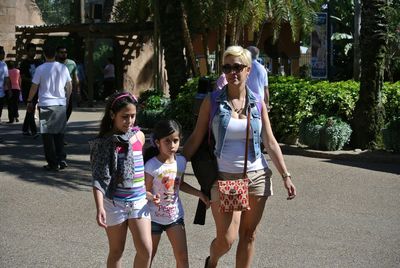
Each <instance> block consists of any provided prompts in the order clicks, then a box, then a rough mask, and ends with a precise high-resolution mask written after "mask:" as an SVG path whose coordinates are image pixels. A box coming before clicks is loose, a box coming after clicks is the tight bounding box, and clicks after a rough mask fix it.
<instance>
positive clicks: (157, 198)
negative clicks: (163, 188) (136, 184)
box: [152, 194, 160, 206]
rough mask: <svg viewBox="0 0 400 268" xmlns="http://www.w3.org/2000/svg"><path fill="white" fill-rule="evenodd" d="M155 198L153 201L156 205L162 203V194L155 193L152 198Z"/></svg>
mask: <svg viewBox="0 0 400 268" xmlns="http://www.w3.org/2000/svg"><path fill="white" fill-rule="evenodd" d="M152 199H153V200H152V201H153V203H154V204H155V205H157V206H158V205H159V204H160V194H155V195H153V198H152Z"/></svg>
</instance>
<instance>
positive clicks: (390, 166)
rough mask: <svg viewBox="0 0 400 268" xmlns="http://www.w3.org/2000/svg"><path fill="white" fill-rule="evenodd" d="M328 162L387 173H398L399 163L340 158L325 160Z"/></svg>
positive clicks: (399, 170) (399, 173) (399, 169)
mask: <svg viewBox="0 0 400 268" xmlns="http://www.w3.org/2000/svg"><path fill="white" fill-rule="evenodd" d="M326 162H328V163H332V164H337V165H342V166H343V165H344V166H350V167H357V168H363V169H368V170H374V171H381V172H387V173H393V174H397V175H400V164H394V163H379V162H378V163H376V162H375V163H374V162H371V161H360V160H355V161H349V160H340V159H329V160H326Z"/></svg>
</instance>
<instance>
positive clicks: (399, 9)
mask: <svg viewBox="0 0 400 268" xmlns="http://www.w3.org/2000/svg"><path fill="white" fill-rule="evenodd" d="M386 14H387V18H388V26H389V40H388V46H387V48H388V53H387V54H386V70H385V71H386V76H387V79H388V80H389V81H392V82H393V81H397V80H400V0H393V1H389V6H388V7H387V9H386Z"/></svg>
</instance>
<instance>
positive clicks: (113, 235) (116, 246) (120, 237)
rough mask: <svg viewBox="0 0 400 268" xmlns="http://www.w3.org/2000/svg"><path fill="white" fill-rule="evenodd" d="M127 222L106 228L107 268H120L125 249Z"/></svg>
mask: <svg viewBox="0 0 400 268" xmlns="http://www.w3.org/2000/svg"><path fill="white" fill-rule="evenodd" d="M127 229H128V224H127V222H126V221H125V222H123V223H121V224H117V225H113V226H109V227H107V228H106V232H107V237H108V244H109V253H108V258H107V268H114V267H115V268H119V267H121V259H122V253H123V252H124V248H125V241H126V232H127Z"/></svg>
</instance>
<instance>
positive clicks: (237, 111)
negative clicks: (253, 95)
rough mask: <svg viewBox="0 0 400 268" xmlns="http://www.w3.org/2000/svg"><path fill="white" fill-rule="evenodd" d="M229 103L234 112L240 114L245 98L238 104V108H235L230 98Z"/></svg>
mask: <svg viewBox="0 0 400 268" xmlns="http://www.w3.org/2000/svg"><path fill="white" fill-rule="evenodd" d="M229 103H230V104H231V106H232V108H233V110H234V111H235V112H236V113H238V114H240V113H241V112H242V111H243V109H244V104H245V100H242V103H241V104H240V107H239V108H236V106H235V105H234V104H233V101H232V100H229Z"/></svg>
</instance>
